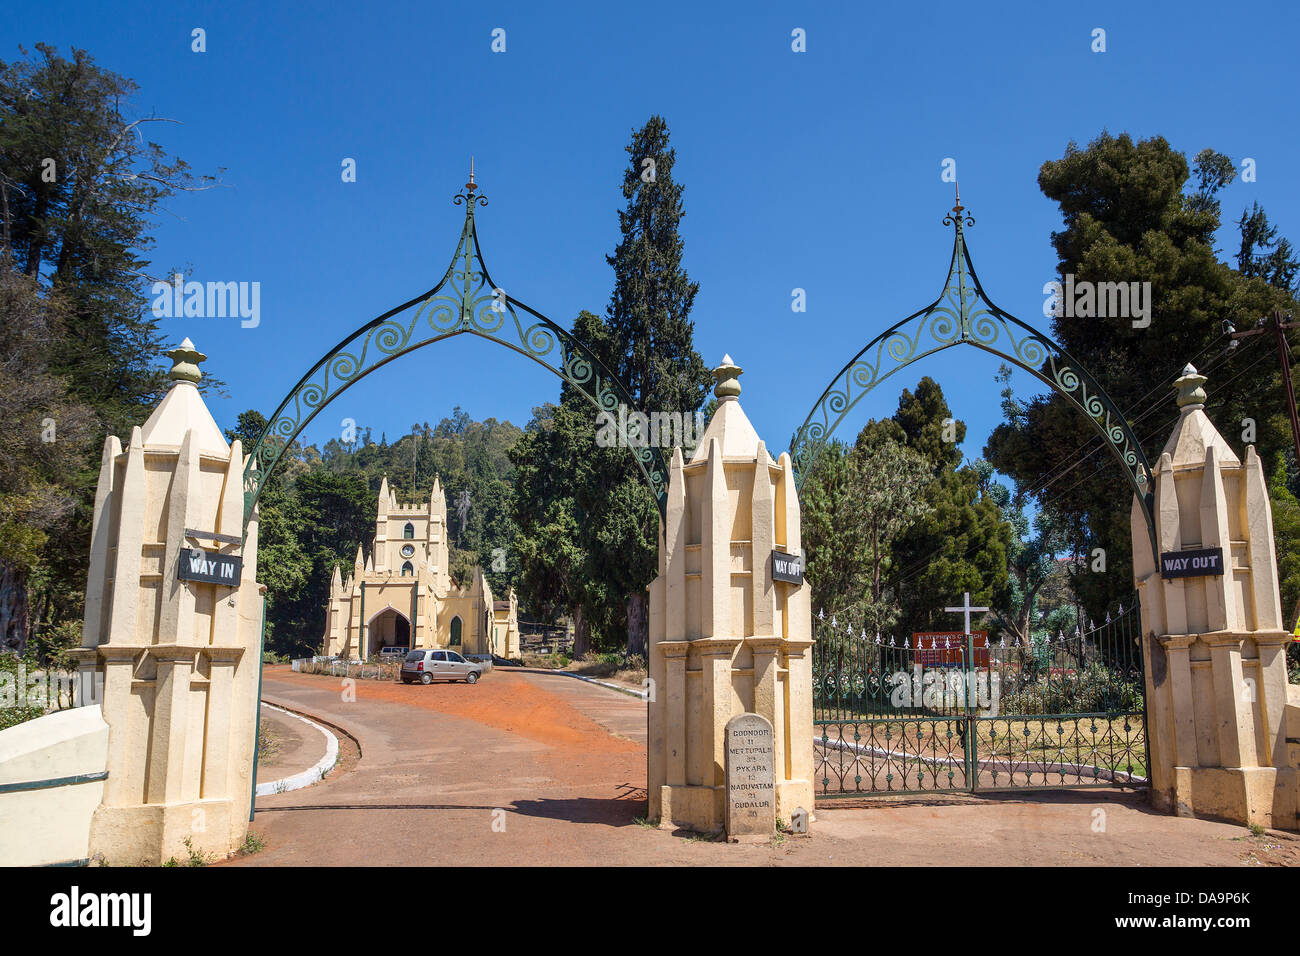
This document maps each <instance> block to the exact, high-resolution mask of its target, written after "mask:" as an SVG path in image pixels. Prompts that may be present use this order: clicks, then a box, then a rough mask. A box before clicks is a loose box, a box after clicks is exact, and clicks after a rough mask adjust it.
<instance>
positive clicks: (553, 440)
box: [511, 116, 709, 654]
mask: <svg viewBox="0 0 1300 956" xmlns="http://www.w3.org/2000/svg"><path fill="white" fill-rule="evenodd" d="M627 153H628V155H629V157H630V158H631V162H630V163H629V164H628V167H627V169H626V170H625V172H624V176H623V189H622V191H623V197H624V199H625V200H626V205H625V207H624V208H623V209H622V210H620V212H619V229H620V240H619V243H618V245H617V246H616V247H615V250H614V253H613V255H611V256H609V257H608V262H609V264H610V265H611V266H612V267H613V269H614V292H613V294H612V295H611V297H610V304H609V310H608V315H607V317H606V319H605V320H602V319H601V318H600V317H598V316H596V315H593V314H592V313H590V312H586V311H584V312H581V313H580V314H579V315H578V317H577V318H576V319H575V321H574V324H573V335H574V337H575V338H577V339H578V340H579V341H581V342H582V343H584V344H585V345H586V346H587V347H588V348H589V349H590V350H591V351H592V353H593V354H594V355H595V356H596V358H597V359H598V360H599V361H600V362H601V364H602V365H604V366H605V367H606V368H607V369H609V370H610V371H611V372H612V373H613V374H614V376H615V377H616V378H617V379H618V380H619V381H620V382H621V383H622V384H623V385H624V387H625V388H626V389H627V391H628V394H629V397H630V399H631V401H632V404H633V406H634V407H633V408H632V409H629V411H633V410H640V411H645V412H669V413H677V414H681V415H683V416H690V415H693V414H694V413H695V412H696V410H698V409H699V408H700V407H701V405H702V404H703V403H704V400H705V396H706V391H707V387H708V383H709V374H708V370H707V368H706V367H705V365H704V361H703V359H701V358H700V356H699V354H698V353H697V352H696V351H695V348H694V345H693V336H694V323H693V322H692V321H691V319H690V317H689V314H690V309H691V304H692V302H693V301H694V299H695V294H696V292H697V291H698V286H697V284H696V283H694V282H691V281H690V279H689V278H688V276H687V275H686V271H685V269H684V268H683V265H682V259H683V243H682V240H681V237H680V236H679V234H678V226H679V224H680V221H681V218H682V215H683V211H682V200H681V197H682V187H681V186H680V184H678V183H677V182H676V180H675V179H674V177H673V165H674V163H675V160H676V155H675V153H674V151H673V150H672V149H671V148H670V147H669V145H668V127H667V124H666V123H664V121H663V119H662V118H661V117H658V116H652V117H651V118H650V120H649V122H647V123H646V125H645V126H643V127H642V128H641V129H639V130H636V131H634V132H633V134H632V140H631V142H630V143H629V144H628V146H627ZM645 159H652V160H653V161H654V176H653V180H652V181H647V180H646V179H644V178H642V174H643V172H644V171H645V170H646V169H647V167H646V166H645V165H644V164H643V160H645ZM597 432H598V421H597V412H596V410H595V409H594V408H593V407H592V406H591V405H590V403H589V402H588V401H587V400H586V399H585V398H584V397H583V396H582V395H581V394H580V393H578V391H577V390H576V389H574V388H573V387H572V386H570V385H568V384H567V383H566V384H565V385H563V386H562V387H561V390H560V402H559V404H558V405H549V406H545V407H544V408H542V409H538V410H537V411H536V412H535V415H534V419H533V422H532V423H531V424H530V425H529V427H528V430H527V433H526V434H525V436H524V438H523V439H522V440H521V441H520V443H519V445H518V446H516V448H515V449H514V451H513V452H512V454H511V459H512V461H513V462H514V464H515V466H516V468H517V469H518V470H519V474H518V481H517V484H516V489H515V499H514V506H513V516H514V520H515V523H516V525H517V528H518V531H517V534H516V536H515V552H516V553H517V554H518V556H519V558H520V578H519V590H520V596H521V599H524V600H526V601H527V603H528V604H529V606H530V607H532V608H533V609H534V610H535V612H536V613H538V614H540V615H541V616H542V617H543V619H545V620H548V621H549V620H554V619H555V615H558V614H561V613H564V614H568V615H569V616H570V617H572V618H573V621H574V629H575V645H574V646H575V652H576V653H578V654H582V653H584V652H585V651H586V650H587V649H588V648H590V647H593V646H594V647H600V648H602V649H606V650H613V649H615V648H618V647H621V646H626V649H627V651H628V653H630V654H638V653H640V654H644V653H645V651H646V640H647V621H648V615H647V608H646V594H645V587H646V585H647V584H649V582H650V580H651V579H652V578H653V577H654V573H655V569H656V558H657V546H658V528H659V523H658V508H657V505H656V503H655V501H654V497H653V495H652V494H651V492H650V490H649V488H648V487H647V486H646V483H645V480H644V477H643V476H642V475H641V473H640V470H639V469H638V467H637V465H636V462H635V460H634V458H633V456H632V455H631V453H630V452H629V450H628V449H626V448H618V447H614V448H605V447H601V446H600V445H598V444H597V442H596V435H597Z"/></svg>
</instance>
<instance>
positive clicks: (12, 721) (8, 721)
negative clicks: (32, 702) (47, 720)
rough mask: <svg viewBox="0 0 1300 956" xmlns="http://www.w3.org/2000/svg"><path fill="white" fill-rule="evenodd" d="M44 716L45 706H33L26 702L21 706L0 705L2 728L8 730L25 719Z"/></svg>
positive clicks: (0, 723)
mask: <svg viewBox="0 0 1300 956" xmlns="http://www.w3.org/2000/svg"><path fill="white" fill-rule="evenodd" d="M44 716H45V708H44V707H31V706H28V705H26V704H24V705H22V706H20V707H0V730H8V729H9V728H10V727H14V726H17V725H18V724H21V723H23V722H24V721H28V720H35V719H36V718H37V717H44Z"/></svg>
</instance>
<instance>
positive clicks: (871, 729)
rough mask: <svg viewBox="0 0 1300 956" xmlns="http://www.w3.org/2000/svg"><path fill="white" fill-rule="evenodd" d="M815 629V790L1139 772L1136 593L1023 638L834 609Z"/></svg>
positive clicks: (1125, 778) (1102, 779) (1045, 780)
mask: <svg viewBox="0 0 1300 956" xmlns="http://www.w3.org/2000/svg"><path fill="white" fill-rule="evenodd" d="M816 633H817V643H816V645H814V648H813V706H814V723H815V745H816V746H815V750H816V761H817V769H818V772H817V782H818V789H819V792H820V793H821V795H822V796H843V795H853V794H870V793H879V792H900V793H906V792H917V791H931V790H967V791H975V790H1001V789H1012V788H1026V787H1029V788H1040V787H1071V786H1115V785H1120V786H1145V785H1146V768H1147V763H1148V760H1147V739H1146V720H1145V704H1146V702H1145V694H1144V676H1143V665H1142V644H1141V636H1142V628H1141V617H1140V612H1139V609H1138V606H1137V603H1136V601H1129V602H1128V603H1127V606H1124V605H1120V606H1119V607H1118V608H1116V609H1115V610H1114V611H1113V612H1111V613H1108V614H1107V616H1106V619H1105V621H1103V622H1102V623H1101V624H1100V625H1097V626H1091V627H1089V628H1088V629H1087V630H1077V631H1076V632H1075V633H1074V634H1071V635H1066V634H1058V635H1056V636H1054V637H1052V636H1047V635H1043V636H1038V637H1035V638H1031V639H1027V640H1023V641H1019V642H1016V641H1012V642H1008V641H1007V640H1006V639H1005V638H1003V639H999V640H998V641H996V642H992V643H990V642H987V641H984V640H982V639H981V638H980V637H979V636H978V635H970V636H963V635H953V634H946V635H945V634H930V635H914V636H912V637H911V638H909V639H906V640H899V639H898V638H896V637H890V638H885V637H882V636H879V635H877V636H867V635H864V634H861V633H859V634H857V635H854V634H852V633H850V632H849V631H848V629H846V628H844V627H843V626H842V625H837V624H836V623H835V621H834V618H831V619H830V620H825V619H819V621H818V626H817V628H816Z"/></svg>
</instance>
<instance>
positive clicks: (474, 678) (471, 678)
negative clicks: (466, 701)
mask: <svg viewBox="0 0 1300 956" xmlns="http://www.w3.org/2000/svg"><path fill="white" fill-rule="evenodd" d="M465 683H466V684H477V683H478V674H476V673H474V672H473V671H470V672H469V674H468V675H467V676H466V678H465Z"/></svg>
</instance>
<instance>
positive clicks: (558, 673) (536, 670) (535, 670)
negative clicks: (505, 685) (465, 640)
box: [501, 667, 650, 700]
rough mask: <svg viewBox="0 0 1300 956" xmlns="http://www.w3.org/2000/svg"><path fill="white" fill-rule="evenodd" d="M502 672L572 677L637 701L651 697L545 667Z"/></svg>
mask: <svg viewBox="0 0 1300 956" xmlns="http://www.w3.org/2000/svg"><path fill="white" fill-rule="evenodd" d="M501 670H502V671H503V672H505V673H517V674H554V675H556V676H557V677H572V678H573V679H575V680H580V681H583V682H584V683H587V684H595V685H596V686H597V687H604V688H607V689H609V690H616V691H618V692H619V693H620V694H627V696H629V697H635V698H636V699H637V700H645V699H646V698H647V697H649V696H650V694H649V691H644V690H633V689H632V688H631V687H624V686H623V685H622V684H615V683H613V682H612V681H607V680H599V679H597V678H595V677H587V676H586V675H585V674H575V673H573V672H572V671H560V670H551V669H548V668H545V667H509V668H506V667H503V668H501Z"/></svg>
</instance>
